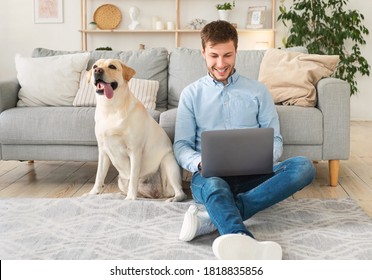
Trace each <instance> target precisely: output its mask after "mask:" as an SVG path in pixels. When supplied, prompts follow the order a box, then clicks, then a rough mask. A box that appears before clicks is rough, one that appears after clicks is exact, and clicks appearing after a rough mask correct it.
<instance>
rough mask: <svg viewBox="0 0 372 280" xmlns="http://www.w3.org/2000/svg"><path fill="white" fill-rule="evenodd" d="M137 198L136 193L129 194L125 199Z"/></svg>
mask: <svg viewBox="0 0 372 280" xmlns="http://www.w3.org/2000/svg"><path fill="white" fill-rule="evenodd" d="M136 199H137V196H136V195H129V194H128V195H127V197H126V198H125V200H136Z"/></svg>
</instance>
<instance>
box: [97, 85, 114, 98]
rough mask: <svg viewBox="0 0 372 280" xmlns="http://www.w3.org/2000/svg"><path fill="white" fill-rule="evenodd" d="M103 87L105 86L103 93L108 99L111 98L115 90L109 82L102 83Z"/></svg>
mask: <svg viewBox="0 0 372 280" xmlns="http://www.w3.org/2000/svg"><path fill="white" fill-rule="evenodd" d="M100 85H101V87H103V93H104V94H105V96H106V97H107V98H108V99H111V98H112V97H113V96H114V90H113V89H112V87H111V85H110V84H109V83H100Z"/></svg>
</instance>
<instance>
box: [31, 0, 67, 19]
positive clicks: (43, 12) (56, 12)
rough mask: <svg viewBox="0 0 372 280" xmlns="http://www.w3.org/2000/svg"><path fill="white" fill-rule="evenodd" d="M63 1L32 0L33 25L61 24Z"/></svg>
mask: <svg viewBox="0 0 372 280" xmlns="http://www.w3.org/2000/svg"><path fill="white" fill-rule="evenodd" d="M62 22H63V0H34V23H62Z"/></svg>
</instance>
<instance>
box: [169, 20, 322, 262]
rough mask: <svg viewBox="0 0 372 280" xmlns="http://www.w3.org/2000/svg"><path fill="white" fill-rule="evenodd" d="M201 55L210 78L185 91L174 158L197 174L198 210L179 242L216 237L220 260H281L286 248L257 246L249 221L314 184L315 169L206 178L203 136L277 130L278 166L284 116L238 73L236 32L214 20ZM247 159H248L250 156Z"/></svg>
mask: <svg viewBox="0 0 372 280" xmlns="http://www.w3.org/2000/svg"><path fill="white" fill-rule="evenodd" d="M201 41H202V54H203V57H204V59H205V62H206V65H207V68H208V74H207V75H206V76H205V77H202V78H201V79H199V80H197V81H195V82H194V83H192V84H190V85H189V86H187V87H186V88H185V89H184V90H183V91H182V93H181V97H180V101H179V104H178V111H177V120H176V132H175V141H174V151H175V156H176V159H177V161H178V163H179V164H180V165H181V166H182V167H183V168H184V169H186V170H188V171H190V172H192V173H193V176H192V180H191V191H192V195H193V198H194V201H195V202H196V205H192V206H190V208H189V209H188V211H187V212H186V213H185V217H184V221H183V225H182V228H181V232H180V236H179V239H180V240H183V241H191V240H192V239H194V238H195V237H197V236H199V235H202V234H207V233H211V232H213V231H215V230H218V232H219V233H220V235H221V236H220V237H218V238H217V239H216V240H215V241H214V243H213V252H214V254H215V255H216V257H217V258H218V259H281V258H282V249H281V246H280V245H279V244H277V243H275V242H273V241H261V242H260V241H257V240H255V239H254V237H253V235H252V233H251V232H250V231H249V230H248V229H247V228H246V226H245V225H244V221H245V220H247V219H249V218H250V217H252V216H253V215H254V214H256V213H257V212H259V211H261V210H263V209H266V208H268V207H270V206H272V205H274V204H276V203H278V202H280V201H282V200H283V199H285V198H287V197H289V196H291V195H292V194H293V193H295V192H297V191H298V190H300V189H302V188H303V187H304V186H306V185H308V184H310V183H311V181H312V180H313V178H314V175H315V169H314V167H313V165H312V163H311V161H310V160H309V159H307V158H305V157H294V158H290V159H287V160H285V161H283V162H280V163H277V164H275V165H274V170H273V171H274V172H273V173H272V174H266V175H250V176H239V177H234V176H231V177H209V178H205V177H203V176H202V174H201V170H202V168H203V164H202V159H201V133H202V132H203V131H206V130H220V129H236V128H259V127H271V128H273V129H274V151H273V162H275V163H276V162H277V161H278V160H279V158H280V156H281V155H282V151H283V141H282V136H281V134H280V127H279V117H278V114H277V112H276V108H275V105H274V102H273V100H272V97H271V94H270V93H269V92H268V90H267V89H266V87H265V86H264V85H263V84H261V83H259V82H257V81H255V80H252V79H249V78H247V77H244V76H241V75H239V73H238V72H237V71H236V70H235V60H236V56H237V48H238V35H237V31H236V29H235V28H234V27H233V26H232V25H231V24H230V23H228V22H226V21H214V22H211V23H209V24H207V25H206V26H205V27H204V28H203V30H202V31H201ZM247 156H249V155H247Z"/></svg>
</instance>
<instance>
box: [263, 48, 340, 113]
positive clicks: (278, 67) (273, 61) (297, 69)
mask: <svg viewBox="0 0 372 280" xmlns="http://www.w3.org/2000/svg"><path fill="white" fill-rule="evenodd" d="M338 62H339V56H338V55H318V54H304V53H299V52H287V51H284V50H278V49H269V50H267V51H266V53H265V56H264V57H263V59H262V62H261V67H260V73H259V77H258V80H259V81H260V82H262V83H264V84H265V85H266V86H267V87H268V89H269V91H270V92H271V94H272V96H273V99H274V102H275V103H276V104H283V105H297V106H315V105H316V102H317V98H316V89H315V86H316V84H317V83H318V81H319V80H320V79H321V78H325V77H328V76H330V75H331V74H332V73H333V71H334V70H335V69H336V66H337V63H338Z"/></svg>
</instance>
